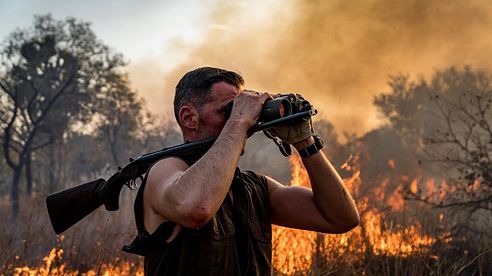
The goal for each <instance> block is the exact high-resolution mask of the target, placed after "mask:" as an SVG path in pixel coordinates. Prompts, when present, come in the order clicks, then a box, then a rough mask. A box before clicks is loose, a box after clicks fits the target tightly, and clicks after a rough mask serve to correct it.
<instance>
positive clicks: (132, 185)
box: [125, 175, 144, 190]
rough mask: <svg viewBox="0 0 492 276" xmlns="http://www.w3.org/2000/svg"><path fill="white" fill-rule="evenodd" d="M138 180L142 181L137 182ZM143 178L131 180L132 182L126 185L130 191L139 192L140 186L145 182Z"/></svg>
mask: <svg viewBox="0 0 492 276" xmlns="http://www.w3.org/2000/svg"><path fill="white" fill-rule="evenodd" d="M137 179H139V180H140V181H139V182H137ZM143 180H144V179H143V177H142V176H141V175H139V176H138V177H137V178H135V179H131V180H130V181H128V182H126V183H125V185H126V186H127V187H128V188H130V190H138V189H139V188H140V184H142V182H143Z"/></svg>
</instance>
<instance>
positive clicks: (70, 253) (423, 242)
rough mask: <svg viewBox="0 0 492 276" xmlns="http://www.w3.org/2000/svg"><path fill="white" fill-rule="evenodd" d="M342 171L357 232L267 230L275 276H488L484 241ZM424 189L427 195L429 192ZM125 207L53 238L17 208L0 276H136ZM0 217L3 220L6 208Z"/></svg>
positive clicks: (3, 246)
mask: <svg viewBox="0 0 492 276" xmlns="http://www.w3.org/2000/svg"><path fill="white" fill-rule="evenodd" d="M290 164H291V168H292V179H291V183H290V185H303V186H309V185H310V184H309V180H308V177H307V174H306V172H305V170H304V169H303V167H302V163H301V161H300V159H299V157H296V156H294V157H292V158H291V160H290ZM390 165H392V166H395V164H390ZM344 169H345V170H348V171H350V172H351V176H350V177H348V178H346V179H345V180H344V181H345V184H346V185H347V187H348V188H349V190H350V191H351V193H352V194H353V195H354V197H355V199H356V202H357V206H358V208H359V211H360V214H361V225H360V226H359V227H357V228H356V229H354V230H352V231H351V232H349V233H345V234H342V235H325V234H320V233H315V232H310V231H303V230H295V229H289V228H284V227H278V226H274V227H273V242H272V246H273V256H272V262H273V268H272V270H273V273H274V274H275V275H330V274H337V275H430V274H433V275H441V274H444V275H455V274H459V273H465V274H472V275H473V274H487V273H491V269H492V268H491V265H490V263H491V259H492V256H491V255H492V254H490V251H491V249H490V240H487V239H479V240H478V243H477V240H472V239H470V238H469V237H468V236H466V235H462V236H458V235H456V234H455V233H451V232H450V230H449V227H447V224H449V221H447V219H451V216H449V215H448V214H445V213H443V212H442V211H441V212H432V211H429V208H425V206H422V205H421V204H419V203H415V202H413V203H412V202H408V201H406V200H403V196H402V193H403V190H404V189H403V188H401V187H399V188H398V189H395V190H394V191H393V192H390V193H389V194H386V190H387V189H386V187H387V186H388V185H389V182H390V180H389V179H384V180H382V181H381V183H379V184H378V185H376V186H375V188H373V189H363V187H362V186H363V185H364V183H361V177H360V171H359V170H357V168H356V166H354V165H353V164H352V165H350V164H345V165H344ZM402 181H403V182H405V183H407V186H408V189H409V190H412V189H413V190H416V189H417V188H418V187H417V186H418V185H419V184H418V183H417V181H415V180H410V179H408V178H405V177H402ZM424 186H426V187H425V189H427V190H430V189H432V187H433V186H435V184H434V182H428V183H427V184H424ZM126 200H127V201H128V202H126V203H124V204H122V208H123V209H122V210H120V211H119V212H117V213H108V212H104V211H102V210H101V211H100V212H96V214H93V215H91V216H90V217H88V219H86V220H85V221H83V222H82V223H81V225H78V226H77V227H74V228H75V229H70V230H68V231H67V233H66V236H59V237H55V236H54V234H53V233H52V229H51V228H50V226H49V222H48V220H47V218H46V216H45V215H44V213H43V212H42V214H41V215H40V214H37V213H36V211H39V210H43V211H44V206H43V207H41V206H42V205H44V203H43V202H42V201H40V200H31V201H30V202H24V204H23V206H31V207H32V206H34V207H32V208H31V209H25V210H24V212H23V213H24V214H25V215H24V216H23V217H21V218H20V219H19V221H20V222H18V223H16V224H15V225H8V226H7V227H6V228H8V229H7V230H8V231H7V232H6V234H3V235H1V236H0V253H1V254H0V256H2V257H1V259H0V263H1V264H2V267H1V269H0V274H1V275H12V274H13V275H142V274H143V260H142V258H139V257H137V256H133V255H129V254H125V253H123V252H121V251H120V248H121V245H123V244H125V243H128V241H130V240H131V239H132V237H133V235H134V233H135V231H134V226H133V222H131V221H129V217H133V215H132V209H131V207H132V203H131V202H132V198H131V196H130V197H129V196H128V195H127V197H126ZM28 203H29V204H28ZM3 207H6V206H3ZM28 210H34V211H31V212H29V211H28ZM0 211H2V212H3V215H4V217H7V216H6V214H8V213H6V208H2V210H0ZM26 214H27V215H26ZM26 222H27V224H26ZM487 245H488V247H487Z"/></svg>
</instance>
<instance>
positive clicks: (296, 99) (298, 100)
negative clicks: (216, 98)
mask: <svg viewBox="0 0 492 276" xmlns="http://www.w3.org/2000/svg"><path fill="white" fill-rule="evenodd" d="M232 105H233V102H232V101H231V102H230V103H229V104H227V106H226V109H225V113H226V116H227V117H229V116H230V115H231V111H232ZM309 106H310V104H309V102H308V101H306V100H304V98H302V97H301V96H300V95H298V94H281V95H278V96H276V97H275V98H274V99H272V100H268V101H266V102H265V104H264V105H263V109H262V111H261V113H260V117H259V119H258V122H269V121H273V120H276V119H280V118H282V117H285V116H289V115H292V114H295V113H298V112H300V111H302V110H303V109H304V108H306V107H309Z"/></svg>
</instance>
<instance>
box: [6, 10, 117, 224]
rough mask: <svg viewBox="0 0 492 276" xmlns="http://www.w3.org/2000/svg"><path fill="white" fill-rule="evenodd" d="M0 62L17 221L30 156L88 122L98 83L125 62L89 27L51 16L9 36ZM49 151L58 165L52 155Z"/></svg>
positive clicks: (29, 178)
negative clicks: (77, 124) (22, 182)
mask: <svg viewBox="0 0 492 276" xmlns="http://www.w3.org/2000/svg"><path fill="white" fill-rule="evenodd" d="M0 61H1V63H0V64H1V65H0V66H1V67H0V68H1V69H0V70H1V71H0V107H1V109H2V111H4V112H3V114H2V115H1V117H0V119H1V121H0V127H1V130H2V135H1V139H2V141H1V142H2V148H3V155H4V159H5V162H6V163H7V165H8V167H9V168H10V169H11V171H12V173H13V178H12V186H11V192H10V194H11V201H12V217H13V218H15V217H16V216H17V213H18V210H19V202H18V199H19V183H20V181H21V176H22V173H23V171H25V172H26V181H27V183H28V185H27V186H28V187H32V184H31V183H30V182H31V181H32V178H31V172H30V171H31V168H30V162H31V160H32V158H33V155H35V154H36V152H38V151H39V150H40V149H43V148H46V147H48V146H53V145H54V143H56V142H59V141H62V139H63V137H64V135H66V134H67V133H68V132H70V131H71V130H72V129H73V127H72V126H73V125H75V124H76V123H77V122H78V123H79V124H84V123H86V122H88V121H89V118H90V117H91V115H92V113H93V112H94V111H95V110H94V109H95V102H96V101H97V98H96V95H98V93H101V92H104V91H100V90H98V89H99V86H98V84H100V83H103V82H106V81H108V80H107V75H108V72H114V73H115V74H118V72H119V68H120V67H122V66H123V65H124V62H123V60H122V56H121V55H118V54H114V53H112V51H111V50H110V49H109V48H108V47H107V46H105V45H104V44H102V43H101V42H100V41H99V40H98V39H97V38H96V36H95V34H94V33H93V32H92V31H91V29H90V24H89V23H84V22H79V21H77V20H75V19H74V18H68V19H66V20H64V21H59V20H55V19H53V18H52V17H51V15H44V16H35V19H34V26H33V27H32V28H30V29H25V30H16V31H14V32H13V33H11V34H10V35H9V36H8V38H7V39H6V42H5V47H4V48H3V49H2V51H1V52H0ZM50 152H51V153H52V155H51V158H52V159H51V160H52V161H56V158H55V157H56V155H55V154H54V153H55V151H54V150H53V151H50ZM51 165H53V164H51ZM52 180H53V181H54V179H52Z"/></svg>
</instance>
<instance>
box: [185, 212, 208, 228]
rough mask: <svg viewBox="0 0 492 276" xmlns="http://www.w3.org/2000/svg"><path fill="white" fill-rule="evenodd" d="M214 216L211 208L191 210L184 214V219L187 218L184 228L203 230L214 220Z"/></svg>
mask: <svg viewBox="0 0 492 276" xmlns="http://www.w3.org/2000/svg"><path fill="white" fill-rule="evenodd" d="M214 215H215V214H214V212H212V211H211V208H207V207H204V206H196V207H194V208H190V209H189V210H187V211H186V212H184V214H183V217H185V218H186V219H185V221H184V223H183V226H185V227H187V228H192V229H199V228H202V227H203V226H204V225H205V224H207V223H208V222H209V221H210V220H211V219H212V218H213V216H214Z"/></svg>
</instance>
